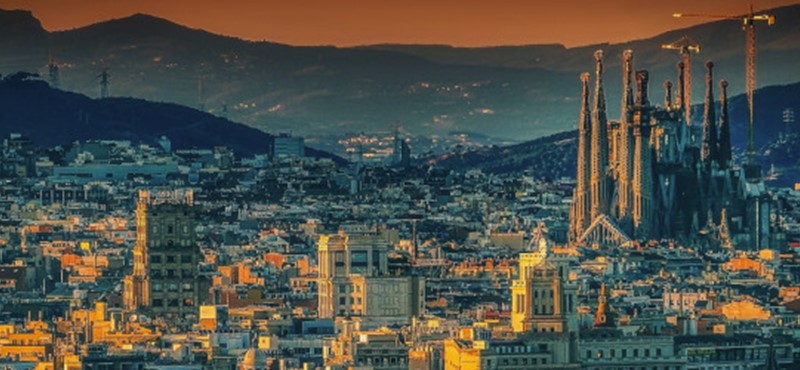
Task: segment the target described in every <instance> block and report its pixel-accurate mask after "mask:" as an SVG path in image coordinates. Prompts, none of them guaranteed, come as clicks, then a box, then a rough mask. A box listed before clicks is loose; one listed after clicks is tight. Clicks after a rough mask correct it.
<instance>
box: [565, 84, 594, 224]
mask: <svg viewBox="0 0 800 370" xmlns="http://www.w3.org/2000/svg"><path fill="white" fill-rule="evenodd" d="M581 82H582V84H583V90H582V92H581V115H580V120H579V121H578V173H577V175H576V184H575V192H574V193H573V199H572V219H571V224H570V235H571V238H573V239H574V238H578V237H580V235H581V234H583V231H584V230H586V228H587V227H588V226H589V223H590V222H591V220H590V219H589V212H590V211H589V209H590V208H589V177H590V171H589V164H588V163H587V161H588V160H589V156H590V155H591V152H590V149H589V140H590V135H591V132H592V118H591V111H590V110H589V74H588V73H584V74H582V75H581Z"/></svg>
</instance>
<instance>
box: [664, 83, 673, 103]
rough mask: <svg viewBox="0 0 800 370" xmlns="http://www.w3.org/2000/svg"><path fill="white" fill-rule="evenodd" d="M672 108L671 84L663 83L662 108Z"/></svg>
mask: <svg viewBox="0 0 800 370" xmlns="http://www.w3.org/2000/svg"><path fill="white" fill-rule="evenodd" d="M671 106H672V82H670V81H665V82H664V107H665V108H669V107H671Z"/></svg>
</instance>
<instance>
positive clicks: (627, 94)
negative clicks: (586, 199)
mask: <svg viewBox="0 0 800 370" xmlns="http://www.w3.org/2000/svg"><path fill="white" fill-rule="evenodd" d="M622 94H623V95H622V114H621V117H620V140H619V141H620V142H619V152H618V154H617V156H618V158H619V159H618V162H619V164H618V165H619V178H618V180H617V215H618V217H619V220H620V221H621V220H624V219H625V218H627V217H628V216H629V215H630V199H631V196H630V194H631V191H630V186H631V171H632V161H631V148H632V146H633V145H632V138H631V121H632V120H633V106H634V102H633V51H631V50H625V51H624V52H623V53H622Z"/></svg>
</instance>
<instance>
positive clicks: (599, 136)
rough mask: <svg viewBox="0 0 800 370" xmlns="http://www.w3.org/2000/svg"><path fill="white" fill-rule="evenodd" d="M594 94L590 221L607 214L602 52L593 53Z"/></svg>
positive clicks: (605, 124) (604, 96) (606, 149)
mask: <svg viewBox="0 0 800 370" xmlns="http://www.w3.org/2000/svg"><path fill="white" fill-rule="evenodd" d="M594 58H595V62H596V68H595V75H596V77H595V92H594V112H593V114H592V140H591V159H592V165H591V168H590V172H591V219H592V220H594V219H595V218H597V216H599V215H601V214H608V198H609V195H610V194H609V191H608V120H607V117H606V95H605V93H604V92H603V51H602V50H598V51H596V52H595V53H594Z"/></svg>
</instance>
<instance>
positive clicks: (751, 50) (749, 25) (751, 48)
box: [673, 4, 775, 164]
mask: <svg viewBox="0 0 800 370" xmlns="http://www.w3.org/2000/svg"><path fill="white" fill-rule="evenodd" d="M673 17H675V18H684V17H700V18H715V19H737V20H741V21H742V30H743V31H745V39H746V45H747V46H746V48H747V49H746V50H745V59H746V77H747V83H746V90H747V91H746V92H747V105H748V108H749V109H750V122H749V126H748V132H747V163H748V164H754V163H755V153H756V147H755V142H754V140H753V139H754V136H753V135H754V131H755V127H754V124H753V95H754V94H755V89H756V28H755V23H756V21H767V25H770V26H772V25H773V24H775V16H772V15H769V14H755V13H754V12H753V5H752V4H751V5H750V12H748V13H747V14H745V15H714V14H691V13H675V14H673Z"/></svg>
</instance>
